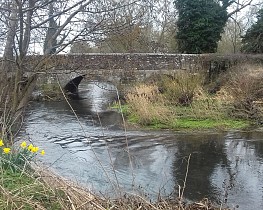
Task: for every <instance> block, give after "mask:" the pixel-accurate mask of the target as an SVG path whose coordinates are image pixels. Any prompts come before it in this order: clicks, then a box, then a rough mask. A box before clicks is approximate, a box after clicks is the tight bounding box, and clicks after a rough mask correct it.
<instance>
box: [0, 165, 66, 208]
mask: <svg viewBox="0 0 263 210" xmlns="http://www.w3.org/2000/svg"><path fill="white" fill-rule="evenodd" d="M32 172H33V171H31V172H30V173H32ZM27 173H29V171H27ZM27 173H24V172H18V171H15V172H14V171H13V170H11V169H10V168H8V169H4V170H3V169H1V174H2V177H1V181H0V182H1V183H0V184H1V188H2V189H3V190H4V192H5V193H1V194H0V209H7V210H8V209H10V210H11V209H26V210H27V209H28V210H30V209H35V208H36V206H42V207H44V208H46V209H62V208H61V206H60V203H59V201H58V199H57V195H56V192H54V191H52V190H50V189H48V188H47V187H46V186H45V185H44V184H43V183H41V182H40V181H39V180H38V179H37V177H34V176H32V175H29V174H27Z"/></svg>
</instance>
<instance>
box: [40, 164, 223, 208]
mask: <svg viewBox="0 0 263 210" xmlns="http://www.w3.org/2000/svg"><path fill="white" fill-rule="evenodd" d="M35 169H36V171H37V173H38V175H39V176H40V177H41V180H43V182H44V184H45V185H46V186H48V188H49V189H52V190H56V191H57V190H60V191H62V192H63V193H64V194H65V196H64V198H63V199H61V201H60V203H61V205H62V207H63V209H73V210H76V209H83V210H110V209H111V210H150V209H151V210H207V209H209V210H215V209H224V208H219V207H215V206H214V205H213V204H212V203H211V202H210V201H209V200H208V199H203V200H202V201H200V202H195V203H192V204H185V203H183V202H181V199H180V200H179V199H178V200H164V199H159V200H158V201H157V202H154V203H153V202H150V201H148V200H146V199H145V198H143V197H141V196H138V195H128V194H127V195H124V196H123V197H121V198H118V199H105V198H101V197H98V196H96V195H94V194H92V193H90V192H89V191H87V190H86V189H84V188H81V187H79V186H76V184H74V183H72V182H70V181H68V180H65V179H63V178H61V177H59V176H58V175H56V174H54V173H52V172H50V171H49V170H43V168H41V167H35Z"/></svg>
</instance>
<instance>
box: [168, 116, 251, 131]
mask: <svg viewBox="0 0 263 210" xmlns="http://www.w3.org/2000/svg"><path fill="white" fill-rule="evenodd" d="M249 125H250V123H249V122H248V121H242V120H234V119H220V120H215V119H191V118H190V119H189V118H188V119H187V118H179V119H176V120H175V121H174V124H172V128H174V129H179V128H184V129H186V128H188V129H214V128H216V129H243V128H246V127H248V126H249Z"/></svg>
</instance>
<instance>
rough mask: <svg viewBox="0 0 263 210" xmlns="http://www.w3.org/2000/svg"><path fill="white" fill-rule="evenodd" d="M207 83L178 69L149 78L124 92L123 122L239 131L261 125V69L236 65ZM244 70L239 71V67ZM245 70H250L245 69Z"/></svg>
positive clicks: (174, 128)
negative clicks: (170, 73) (178, 71)
mask: <svg viewBox="0 0 263 210" xmlns="http://www.w3.org/2000/svg"><path fill="white" fill-rule="evenodd" d="M235 68H237V69H238V71H237V70H236V69H234V70H232V71H231V73H225V74H222V75H219V76H218V78H217V79H216V80H215V81H211V82H210V83H207V82H206V81H204V79H203V78H205V76H204V75H200V74H192V73H187V72H180V73H176V74H174V75H164V76H157V77H155V78H151V79H150V80H149V81H146V82H144V83H141V84H136V85H134V86H133V87H132V88H130V89H129V90H127V91H126V94H125V96H124V98H125V103H124V104H123V105H122V106H121V107H120V106H119V103H118V105H117V106H116V107H117V108H118V110H119V111H121V112H122V113H123V114H124V115H125V117H126V119H127V121H128V122H129V123H131V124H136V125H139V126H141V127H144V128H150V129H170V130H207V129H214V130H236V129H238V130H242V129H250V128H254V127H258V126H259V127H260V126H261V125H262V124H263V100H262V99H263V88H262V87H263V82H262V81H263V69H262V67H256V66H248V67H240V68H238V67H235ZM242 68H243V69H242ZM244 68H250V69H249V70H247V69H246V70H245V69H244Z"/></svg>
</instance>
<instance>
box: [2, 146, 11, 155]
mask: <svg viewBox="0 0 263 210" xmlns="http://www.w3.org/2000/svg"><path fill="white" fill-rule="evenodd" d="M10 150H11V149H10V148H9V147H6V148H4V149H3V151H4V153H5V154H8V153H9V152H10Z"/></svg>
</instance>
